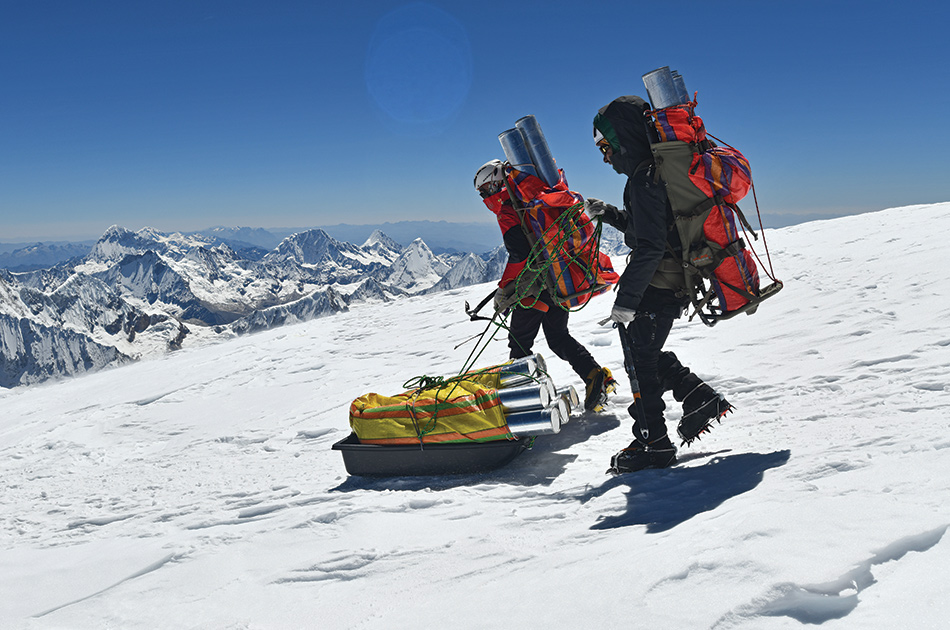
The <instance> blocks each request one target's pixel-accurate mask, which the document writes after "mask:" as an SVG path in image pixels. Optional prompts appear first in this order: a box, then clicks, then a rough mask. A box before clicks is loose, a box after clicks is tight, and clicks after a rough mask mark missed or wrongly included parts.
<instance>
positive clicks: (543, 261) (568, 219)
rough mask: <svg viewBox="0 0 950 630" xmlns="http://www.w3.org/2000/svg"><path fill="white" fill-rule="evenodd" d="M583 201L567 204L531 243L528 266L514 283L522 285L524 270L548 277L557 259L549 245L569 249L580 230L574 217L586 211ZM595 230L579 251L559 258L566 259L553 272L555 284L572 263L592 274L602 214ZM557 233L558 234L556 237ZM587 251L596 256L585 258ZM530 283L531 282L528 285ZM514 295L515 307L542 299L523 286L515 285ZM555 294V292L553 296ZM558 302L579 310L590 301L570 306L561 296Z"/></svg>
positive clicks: (597, 220)
mask: <svg viewBox="0 0 950 630" xmlns="http://www.w3.org/2000/svg"><path fill="white" fill-rule="evenodd" d="M583 208H584V204H583V203H576V204H574V205H573V206H570V207H569V208H567V209H566V210H565V211H564V212H562V213H561V216H560V217H558V219H557V221H556V222H555V223H552V224H551V225H550V226H548V228H547V229H546V230H545V231H544V233H543V234H542V237H541V238H540V239H538V240H537V241H536V242H535V243H534V245H532V247H531V250H530V251H529V252H528V257H527V259H526V260H525V266H524V268H523V269H522V270H521V272H520V273H519V274H518V276H517V277H516V278H515V287H519V286H523V283H522V279H523V278H524V276H525V274H531V275H532V276H535V277H540V278H545V277H548V275H549V272H550V271H551V268H552V267H554V260H553V259H552V257H551V256H550V255H549V254H548V245H549V244H551V245H553V250H554V251H555V252H561V253H562V254H563V253H564V252H568V251H570V250H569V249H568V248H567V247H566V246H567V244H568V243H569V242H570V241H571V240H573V238H574V235H575V234H576V233H578V232H579V231H580V230H581V226H580V224H579V223H578V222H577V221H576V220H575V219H576V218H577V217H578V216H580V214H581V212H582V211H583ZM594 223H595V227H594V233H593V235H591V238H590V239H588V240H587V242H586V243H585V244H584V246H583V247H582V248H581V250H580V252H575V253H573V254H567V255H566V256H565V257H563V258H561V259H560V260H562V261H564V262H565V264H564V265H562V270H561V271H560V272H559V273H557V274H553V275H554V285H555V286H556V285H557V284H558V283H559V281H560V280H561V278H562V277H563V276H564V274H565V273H569V271H568V268H569V267H570V266H571V265H572V264H576V265H577V266H579V267H581V268H582V269H585V270H587V272H588V273H589V274H590V275H594V270H593V269H591V268H590V266H591V265H592V264H593V265H596V264H597V263H598V261H597V259H596V257H595V256H594V255H593V254H594V253H595V252H599V251H600V237H601V233H602V231H603V224H602V220H601V219H600V217H598V218H597V219H596V220H595V222H594ZM549 233H550V234H551V236H552V238H551V239H550V240H549V239H546V238H544V237H545V236H547V235H548V234H549ZM555 235H556V237H555ZM585 252H586V253H587V254H588V255H589V256H590V257H591V258H594V260H586V259H585V258H583V257H582V255H583V254H584V253H585ZM529 286H530V285H529ZM515 297H516V298H517V299H516V301H515V302H514V306H515V308H519V307H520V308H534V307H535V306H536V305H537V303H538V302H539V301H540V299H541V298H540V296H536V295H530V294H528V292H527V290H525V289H522V291H521V292H518V291H517V289H516V292H515ZM552 297H555V298H556V295H555V296H552ZM523 300H530V302H529V303H527V304H524V303H522V301H523ZM553 301H554V303H555V305H556V306H557V307H558V308H560V309H562V310H565V311H568V312H575V311H579V310H581V309H582V308H584V307H585V306H587V304H588V303H589V302H590V300H587V301H586V302H585V303H584V304H581V305H580V306H578V307H576V308H571V307H570V306H566V305H564V304H562V303H561V302H560V301H559V300H557V299H554V300H553Z"/></svg>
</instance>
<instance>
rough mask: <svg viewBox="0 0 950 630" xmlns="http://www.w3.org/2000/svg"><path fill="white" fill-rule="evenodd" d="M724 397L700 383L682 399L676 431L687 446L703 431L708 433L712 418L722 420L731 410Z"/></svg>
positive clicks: (731, 407)
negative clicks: (680, 415)
mask: <svg viewBox="0 0 950 630" xmlns="http://www.w3.org/2000/svg"><path fill="white" fill-rule="evenodd" d="M733 409H734V407H733V406H732V405H730V404H729V403H728V402H727V401H726V399H725V398H724V397H722V396H721V395H719V394H717V393H716V392H714V391H713V389H712V388H711V387H709V386H708V385H700V386H699V387H697V388H696V389H694V390H693V391H692V392H690V394H689V395H688V396H686V398H684V399H683V417H682V419H681V420H680V423H679V425H678V426H677V427H676V433H677V434H678V435H679V436H680V439H682V440H683V444H685V445H686V446H689V445H690V444H692V443H693V440H696V439H699V436H700V435H702V434H703V433H709V429H710V428H711V425H712V423H713V420H715V421H717V422H722V417H723V416H725V415H726V414H727V413H729V412H730V411H732V410H733Z"/></svg>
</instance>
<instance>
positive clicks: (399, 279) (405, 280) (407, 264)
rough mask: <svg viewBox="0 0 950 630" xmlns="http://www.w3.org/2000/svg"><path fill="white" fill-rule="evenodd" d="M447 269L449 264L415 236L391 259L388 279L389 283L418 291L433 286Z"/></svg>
mask: <svg viewBox="0 0 950 630" xmlns="http://www.w3.org/2000/svg"><path fill="white" fill-rule="evenodd" d="M448 270H449V266H448V265H447V264H445V263H444V262H443V261H442V260H440V259H439V258H438V257H437V256H436V255H435V254H433V253H432V250H431V249H429V247H428V245H426V244H425V243H424V242H423V240H422V239H421V238H417V239H416V240H414V241H413V242H412V243H410V244H409V245H408V246H407V247H406V249H404V250H403V251H402V253H401V254H399V257H398V258H396V260H395V261H393V264H392V268H391V271H390V274H389V277H388V280H389V283H390V284H393V285H396V286H398V287H402V288H404V289H406V290H408V291H411V292H418V291H422V290H425V289H428V288H429V287H431V286H433V285H434V284H435V283H437V282H438V281H439V280H440V279H441V278H442V275H443V274H445V272H446V271H448Z"/></svg>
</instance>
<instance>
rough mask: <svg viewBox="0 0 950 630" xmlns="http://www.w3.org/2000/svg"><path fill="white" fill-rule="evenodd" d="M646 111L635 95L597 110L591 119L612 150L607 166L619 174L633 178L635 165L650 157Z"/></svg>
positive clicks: (643, 103) (620, 98) (623, 97)
mask: <svg viewBox="0 0 950 630" xmlns="http://www.w3.org/2000/svg"><path fill="white" fill-rule="evenodd" d="M649 110H650V105H649V103H647V102H646V101H645V100H643V99H642V98H640V97H639V96H621V97H618V98H615V99H614V100H612V101H610V103H608V104H607V105H605V106H604V107H601V108H600V110H599V111H598V112H597V115H596V116H595V117H594V127H596V128H597V129H599V130H600V132H601V133H602V134H604V137H605V138H607V140H608V141H609V142H610V145H611V146H612V147H613V150H614V153H613V157H611V159H610V162H611V166H613V167H614V170H615V171H617V172H618V173H621V174H622V175H626V176H628V177H633V174H634V172H635V171H636V170H637V166H639V165H641V164H642V163H643V162H644V161H646V160H651V159H652V158H653V153H652V152H651V151H650V139H649V137H648V136H647V124H646V118H645V117H644V112H646V111H649Z"/></svg>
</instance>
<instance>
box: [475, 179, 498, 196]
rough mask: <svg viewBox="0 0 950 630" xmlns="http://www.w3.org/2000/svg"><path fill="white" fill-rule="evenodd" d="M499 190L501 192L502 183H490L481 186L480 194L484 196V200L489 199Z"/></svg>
mask: <svg viewBox="0 0 950 630" xmlns="http://www.w3.org/2000/svg"><path fill="white" fill-rule="evenodd" d="M499 190H501V182H488V183H485V184H482V185H481V186H479V188H478V194H479V195H481V196H482V199H488V198H489V197H491V196H492V195H494V194H495V193H497V192H498V191H499Z"/></svg>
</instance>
